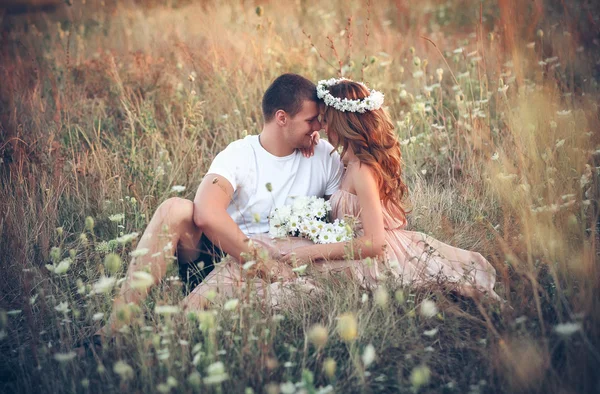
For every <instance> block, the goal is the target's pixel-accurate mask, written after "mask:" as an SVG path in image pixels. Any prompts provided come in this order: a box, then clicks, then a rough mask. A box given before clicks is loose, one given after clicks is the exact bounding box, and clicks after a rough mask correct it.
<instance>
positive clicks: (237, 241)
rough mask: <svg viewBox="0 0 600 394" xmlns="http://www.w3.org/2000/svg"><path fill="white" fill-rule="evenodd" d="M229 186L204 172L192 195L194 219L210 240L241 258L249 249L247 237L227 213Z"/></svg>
mask: <svg viewBox="0 0 600 394" xmlns="http://www.w3.org/2000/svg"><path fill="white" fill-rule="evenodd" d="M232 196H233V187H232V186H231V184H230V183H229V181H227V179H225V178H224V177H222V176H220V175H215V174H207V175H206V176H205V177H204V179H203V180H202V182H201V183H200V186H198V190H197V191H196V196H195V198H194V223H195V224H196V226H198V227H199V228H200V229H201V230H202V231H203V232H204V234H206V236H207V237H208V238H209V239H210V240H211V241H212V243H213V244H215V245H216V246H218V247H219V248H221V250H223V251H224V252H225V253H227V254H228V255H230V256H233V257H235V258H236V259H237V260H238V261H240V262H242V261H243V258H242V257H241V254H242V253H247V252H249V248H248V237H246V235H245V234H244V233H243V232H242V230H241V229H240V227H239V226H238V225H237V224H236V223H235V222H234V221H233V219H232V218H231V216H229V214H228V213H227V207H228V206H229V203H230V202H231V198H232Z"/></svg>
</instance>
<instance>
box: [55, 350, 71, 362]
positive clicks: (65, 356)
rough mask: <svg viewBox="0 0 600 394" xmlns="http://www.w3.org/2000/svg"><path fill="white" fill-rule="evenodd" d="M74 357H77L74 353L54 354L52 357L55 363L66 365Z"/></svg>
mask: <svg viewBox="0 0 600 394" xmlns="http://www.w3.org/2000/svg"><path fill="white" fill-rule="evenodd" d="M75 356H77V354H76V353H75V352H69V353H56V354H55V355H54V359H55V360H56V361H58V362H59V363H66V362H69V361H71V360H73V359H74V358H75Z"/></svg>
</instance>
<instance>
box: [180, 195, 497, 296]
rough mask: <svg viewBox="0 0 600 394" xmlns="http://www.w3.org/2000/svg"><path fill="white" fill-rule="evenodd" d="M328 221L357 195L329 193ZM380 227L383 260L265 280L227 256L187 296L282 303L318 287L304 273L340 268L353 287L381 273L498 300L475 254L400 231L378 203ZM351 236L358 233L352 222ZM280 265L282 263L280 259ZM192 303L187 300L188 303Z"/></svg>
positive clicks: (319, 266)
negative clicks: (353, 282) (247, 296)
mask: <svg viewBox="0 0 600 394" xmlns="http://www.w3.org/2000/svg"><path fill="white" fill-rule="evenodd" d="M330 201H331V206H332V216H333V218H334V219H337V218H339V219H342V218H345V217H354V218H359V217H360V213H361V209H360V206H359V204H358V197H357V196H356V195H354V194H351V193H349V192H347V191H344V190H339V191H337V192H336V193H334V194H333V195H332V196H331V200H330ZM382 210H383V220H384V226H385V230H386V236H385V239H386V243H387V248H386V257H385V258H383V259H361V258H360V251H354V256H349V258H348V259H346V260H332V261H325V262H318V263H315V264H313V265H312V267H310V269H309V270H307V273H309V275H308V277H307V276H303V277H292V278H287V279H283V280H280V281H276V282H274V283H266V282H264V281H263V280H262V279H259V278H248V277H247V275H246V271H245V270H244V269H243V268H242V267H241V266H240V264H239V263H238V262H237V261H235V260H234V259H231V258H226V259H224V260H223V261H222V262H221V263H219V264H218V265H217V266H216V267H215V269H214V270H213V271H212V272H211V273H210V274H209V275H208V276H207V278H206V279H205V280H204V281H203V282H202V283H201V284H200V285H199V286H198V287H197V288H196V289H194V291H193V292H192V293H191V294H190V299H193V298H194V297H203V298H213V297H214V296H215V295H217V296H218V297H222V298H225V299H227V298H238V297H240V296H242V295H243V294H247V291H248V286H249V287H250V291H251V292H252V293H253V294H255V295H257V296H258V297H259V298H264V299H268V300H269V302H270V304H271V305H272V306H275V307H277V306H280V305H282V304H283V303H284V302H285V300H286V299H287V298H288V297H293V295H294V293H295V291H298V290H300V291H303V292H308V293H310V292H316V291H318V289H317V288H316V287H315V283H314V282H313V281H312V280H311V279H310V272H311V271H312V272H314V271H316V272H319V273H321V274H327V273H331V272H345V273H347V274H348V275H349V276H350V277H351V278H352V279H353V280H356V281H357V282H358V283H359V285H361V286H362V287H365V288H370V289H373V288H374V287H376V286H377V284H378V283H380V282H381V280H383V279H384V278H385V277H386V276H387V277H390V276H392V277H393V278H395V279H396V280H397V281H399V282H400V283H401V284H402V285H407V286H422V285H425V284H430V283H442V284H446V285H449V286H451V287H452V288H453V289H454V290H455V291H457V292H458V293H460V294H463V295H466V296H474V295H476V294H487V295H488V296H490V297H491V298H493V299H497V300H500V297H499V296H498V295H497V294H496V293H495V292H494V284H495V283H496V270H495V269H494V267H492V265H491V264H490V263H489V262H488V261H487V260H486V259H485V258H484V257H483V256H482V255H481V254H480V253H477V252H471V251H468V250H464V249H459V248H455V247H452V246H450V245H447V244H445V243H443V242H440V241H438V240H436V239H434V238H432V237H430V236H428V235H426V234H423V233H419V232H414V231H407V230H404V228H405V226H406V223H405V222H404V221H402V220H399V219H397V218H395V217H393V216H392V215H390V214H389V212H388V211H387V209H386V208H385V206H383V204H382ZM355 231H356V236H360V235H362V228H361V227H360V223H359V222H358V226H356V227H355ZM253 240H254V241H255V242H257V243H259V244H260V243H265V244H270V245H273V246H275V247H277V248H279V249H284V250H289V249H293V248H296V247H299V246H306V245H310V244H312V242H311V241H309V240H306V239H300V238H284V239H271V238H269V237H268V236H267V235H266V234H264V235H262V234H261V235H259V236H256V237H253ZM280 264H283V263H280ZM190 304H192V303H190Z"/></svg>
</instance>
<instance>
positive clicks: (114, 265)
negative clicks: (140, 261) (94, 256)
mask: <svg viewBox="0 0 600 394" xmlns="http://www.w3.org/2000/svg"><path fill="white" fill-rule="evenodd" d="M121 263H122V261H121V257H120V256H119V255H117V254H114V253H110V254H107V255H106V257H104V267H105V268H106V270H107V271H108V272H109V273H111V274H115V273H117V271H119V269H120V268H121Z"/></svg>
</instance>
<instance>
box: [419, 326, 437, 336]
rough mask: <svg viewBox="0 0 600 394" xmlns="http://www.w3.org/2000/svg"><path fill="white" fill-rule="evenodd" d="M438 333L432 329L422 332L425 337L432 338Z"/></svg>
mask: <svg viewBox="0 0 600 394" xmlns="http://www.w3.org/2000/svg"><path fill="white" fill-rule="evenodd" d="M437 333H438V329H437V328H432V329H431V330H426V331H424V332H423V335H425V336H426V337H434V336H435V335H436V334H437Z"/></svg>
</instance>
